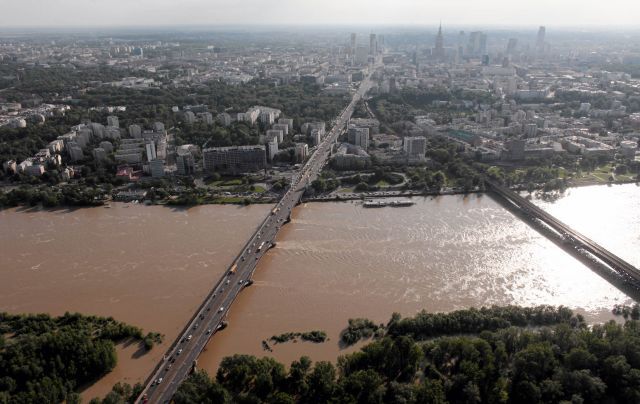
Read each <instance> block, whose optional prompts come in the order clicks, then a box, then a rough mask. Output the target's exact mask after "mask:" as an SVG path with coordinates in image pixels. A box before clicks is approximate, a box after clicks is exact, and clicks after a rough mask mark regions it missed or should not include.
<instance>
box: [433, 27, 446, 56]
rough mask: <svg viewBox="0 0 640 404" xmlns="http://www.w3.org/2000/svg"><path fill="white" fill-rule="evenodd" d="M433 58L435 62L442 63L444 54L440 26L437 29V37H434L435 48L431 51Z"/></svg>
mask: <svg viewBox="0 0 640 404" xmlns="http://www.w3.org/2000/svg"><path fill="white" fill-rule="evenodd" d="M432 54H433V57H434V58H435V59H436V60H439V61H442V60H444V58H445V53H444V38H443V36H442V24H440V27H439V28H438V35H436V41H435V47H434V48H433V51H432Z"/></svg>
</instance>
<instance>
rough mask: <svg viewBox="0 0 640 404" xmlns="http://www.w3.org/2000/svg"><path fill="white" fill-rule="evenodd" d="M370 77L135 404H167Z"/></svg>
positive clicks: (297, 199) (324, 156) (269, 244)
mask: <svg viewBox="0 0 640 404" xmlns="http://www.w3.org/2000/svg"><path fill="white" fill-rule="evenodd" d="M371 71H373V69H372V70H371ZM370 79H371V73H369V74H367V76H366V78H365V79H364V80H363V81H362V83H361V84H360V86H359V88H358V90H357V91H356V92H355V93H354V94H353V97H352V100H351V102H350V103H349V105H348V106H347V107H346V108H345V109H344V110H343V111H342V113H341V114H340V116H339V117H338V118H337V120H336V123H335V125H334V126H333V127H332V129H331V130H330V131H329V133H328V134H327V135H326V136H325V138H324V140H322V142H321V143H320V145H318V147H317V149H316V151H315V152H314V153H313V155H312V156H311V157H310V158H309V160H308V161H307V162H306V163H305V165H304V166H303V167H302V168H301V169H300V171H299V172H298V173H297V174H296V175H295V176H294V177H293V179H292V182H291V185H290V187H289V190H288V191H287V192H286V193H285V194H284V196H283V197H282V199H281V200H280V201H279V202H278V203H277V204H276V206H275V207H274V208H273V210H272V211H271V213H270V214H269V216H267V218H266V219H265V220H264V221H263V222H262V223H261V224H260V226H259V227H258V229H257V230H256V232H255V233H254V234H253V236H252V237H251V238H250V239H249V241H248V242H247V243H246V244H245V246H244V247H243V249H242V250H241V252H240V254H238V256H237V257H236V259H235V261H234V263H233V264H232V265H231V267H230V269H229V270H228V271H227V272H225V274H224V275H223V276H222V278H221V279H220V280H219V281H218V283H217V284H216V285H215V287H214V288H213V290H212V291H211V292H210V293H209V295H207V297H206V298H205V300H204V302H203V304H202V305H201V306H200V307H199V308H198V310H197V311H196V313H195V314H194V316H193V317H192V318H191V320H190V321H189V323H188V324H187V326H186V327H185V328H184V330H183V332H182V333H181V334H180V335H179V337H178V338H177V339H176V341H174V343H173V344H172V346H171V347H170V348H169V350H168V351H167V354H166V355H165V356H164V358H163V359H162V360H161V361H160V363H159V364H158V365H157V366H156V368H155V370H154V371H153V373H152V375H151V376H150V377H149V378H148V379H147V383H146V385H145V388H144V390H143V391H142V393H141V395H140V397H139V398H138V400H137V401H136V402H137V403H147V402H150V403H168V402H170V401H171V398H172V397H173V395H174V394H175V392H176V390H177V389H178V387H179V385H180V383H181V382H182V381H183V380H184V379H185V378H186V377H187V376H188V375H189V373H190V372H191V370H192V368H193V366H194V365H195V363H196V360H197V358H198V356H199V355H200V352H202V350H203V349H204V347H205V345H206V344H207V342H208V341H209V339H210V338H211V336H212V335H213V334H214V333H215V332H216V331H218V330H219V329H221V328H223V327H224V322H223V321H224V319H225V317H226V315H227V313H228V311H229V308H230V306H231V304H232V303H233V301H234V300H235V298H236V297H237V296H238V294H239V293H240V291H241V290H242V289H243V288H245V287H247V286H249V285H250V284H251V282H249V283H248V282H247V281H249V280H250V279H251V277H252V276H253V272H254V271H255V269H256V264H257V262H258V261H259V260H260V258H261V257H262V256H263V255H264V254H265V253H266V252H267V250H269V248H271V247H272V246H274V245H275V238H276V235H277V233H278V230H280V228H281V227H282V226H283V225H284V223H286V222H287V221H288V220H289V217H290V215H291V210H292V209H293V208H294V207H295V206H296V205H297V204H298V203H299V202H300V199H301V198H302V195H303V194H304V190H305V188H306V186H307V185H309V184H310V183H311V182H312V181H313V180H315V179H316V178H317V176H318V174H319V173H320V171H321V170H322V168H323V167H324V165H325V164H326V163H327V160H328V158H329V156H330V154H331V145H332V144H333V143H335V142H336V140H337V138H338V136H339V135H340V134H341V133H342V131H343V129H344V127H345V125H346V123H347V122H348V120H349V118H350V117H351V114H352V113H353V109H354V107H355V105H356V103H357V102H358V101H359V100H360V99H361V98H362V97H363V96H364V95H365V94H366V92H367V91H368V90H369V88H370V87H371V80H370Z"/></svg>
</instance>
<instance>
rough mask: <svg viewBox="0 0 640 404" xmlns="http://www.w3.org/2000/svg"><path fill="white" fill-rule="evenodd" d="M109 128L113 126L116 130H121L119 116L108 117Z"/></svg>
mask: <svg viewBox="0 0 640 404" xmlns="http://www.w3.org/2000/svg"><path fill="white" fill-rule="evenodd" d="M107 126H112V127H114V128H119V127H120V121H119V120H118V117H117V116H113V115H112V116H108V117H107Z"/></svg>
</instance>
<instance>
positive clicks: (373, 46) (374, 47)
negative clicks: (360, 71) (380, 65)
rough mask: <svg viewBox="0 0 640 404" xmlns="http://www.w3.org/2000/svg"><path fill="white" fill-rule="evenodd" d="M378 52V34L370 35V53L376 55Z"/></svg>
mask: <svg viewBox="0 0 640 404" xmlns="http://www.w3.org/2000/svg"><path fill="white" fill-rule="evenodd" d="M377 53H378V39H377V38H376V34H371V35H369V55H372V56H375V55H376V54H377Z"/></svg>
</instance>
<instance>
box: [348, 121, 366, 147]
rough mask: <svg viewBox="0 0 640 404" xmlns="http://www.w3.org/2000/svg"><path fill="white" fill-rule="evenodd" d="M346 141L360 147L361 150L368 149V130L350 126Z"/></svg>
mask: <svg viewBox="0 0 640 404" xmlns="http://www.w3.org/2000/svg"><path fill="white" fill-rule="evenodd" d="M347 141H348V142H349V143H351V144H352V145H354V146H360V147H361V148H362V149H364V150H367V149H368V148H369V128H359V127H357V126H353V125H352V126H350V127H349V130H348V132H347Z"/></svg>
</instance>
